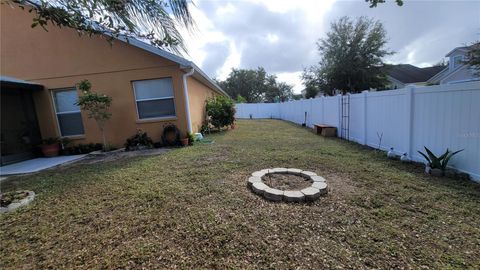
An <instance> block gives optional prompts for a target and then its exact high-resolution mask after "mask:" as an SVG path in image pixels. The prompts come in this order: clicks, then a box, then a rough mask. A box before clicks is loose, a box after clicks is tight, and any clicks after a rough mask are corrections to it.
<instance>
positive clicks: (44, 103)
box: [0, 5, 227, 162]
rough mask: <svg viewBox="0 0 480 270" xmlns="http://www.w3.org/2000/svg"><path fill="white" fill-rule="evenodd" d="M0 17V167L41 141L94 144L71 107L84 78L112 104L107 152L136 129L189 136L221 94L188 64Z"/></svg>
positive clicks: (15, 11)
mask: <svg viewBox="0 0 480 270" xmlns="http://www.w3.org/2000/svg"><path fill="white" fill-rule="evenodd" d="M0 17H1V33H0V35H1V44H0V48H1V49H0V51H1V58H0V59H1V61H0V72H1V75H2V79H1V80H2V82H1V100H2V107H1V108H2V111H1V117H2V123H1V140H2V141H1V144H2V146H1V147H2V151H1V152H2V162H8V160H10V161H11V160H12V159H13V160H15V158H17V159H21V158H22V157H25V156H28V152H29V151H31V147H32V145H34V144H35V143H39V141H40V140H41V139H45V138H49V137H69V138H71V139H73V140H74V142H75V143H90V142H101V134H100V131H99V129H98V127H97V126H96V123H95V122H94V121H93V120H92V119H89V118H88V116H87V114H86V113H85V112H84V111H80V109H79V107H78V106H76V105H75V102H76V100H77V98H78V96H79V95H80V94H81V93H80V92H79V90H77V89H76V84H77V83H78V82H80V81H81V80H84V79H88V80H89V81H90V82H91V83H92V86H93V87H92V90H94V91H97V92H100V93H103V94H106V95H109V96H111V97H112V98H113V102H112V107H111V113H112V118H111V119H110V120H109V121H108V123H107V126H106V137H107V141H108V142H109V143H110V144H113V145H115V146H122V145H123V144H124V142H125V140H126V139H127V138H128V137H130V136H132V135H133V134H135V133H136V131H137V129H142V130H144V131H146V132H147V133H148V134H149V135H150V136H151V137H152V139H153V140H154V141H159V140H160V138H161V134H162V131H163V127H164V126H166V125H169V124H174V125H176V126H177V127H178V129H179V130H180V131H181V132H182V134H183V136H186V133H187V132H197V131H198V130H199V129H200V127H201V125H202V123H203V121H204V120H205V100H206V99H208V98H209V97H213V96H214V95H227V94H226V93H225V92H224V91H223V90H222V89H221V88H220V87H219V86H218V85H217V84H215V82H214V81H213V80H211V79H210V78H209V77H208V76H207V75H206V74H205V73H204V72H203V71H202V70H200V69H199V68H198V67H197V66H196V65H195V64H194V63H192V62H190V61H188V60H186V59H184V58H182V57H179V56H176V55H174V54H171V53H169V52H167V51H164V50H161V49H158V48H156V47H154V46H151V45H149V44H146V43H144V42H141V41H138V40H135V39H129V40H128V41H127V40H126V39H121V38H117V39H115V40H113V42H112V43H109V42H107V37H105V36H98V35H97V36H92V37H89V36H79V35H78V34H77V33H76V31H75V30H73V29H68V28H58V27H53V26H50V27H48V32H47V31H45V30H43V29H42V28H41V27H37V28H31V27H30V25H31V24H32V18H33V14H31V13H28V11H27V10H22V9H20V8H19V7H18V6H9V5H2V7H1V16H0ZM8 156H10V158H8Z"/></svg>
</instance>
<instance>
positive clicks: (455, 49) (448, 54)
mask: <svg viewBox="0 0 480 270" xmlns="http://www.w3.org/2000/svg"><path fill="white" fill-rule="evenodd" d="M469 47H470V46H462V47H456V48H454V49H453V50H451V51H450V52H449V53H447V55H445V56H446V57H449V56H450V55H452V54H453V53H454V52H456V51H458V50H460V51H463V52H466V51H467V50H468V48H469Z"/></svg>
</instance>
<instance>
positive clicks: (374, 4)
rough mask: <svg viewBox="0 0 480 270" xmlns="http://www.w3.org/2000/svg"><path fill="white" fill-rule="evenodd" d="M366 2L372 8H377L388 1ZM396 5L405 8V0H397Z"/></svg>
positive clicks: (369, 0)
mask: <svg viewBox="0 0 480 270" xmlns="http://www.w3.org/2000/svg"><path fill="white" fill-rule="evenodd" d="M365 2H368V3H370V7H371V8H373V7H377V5H378V4H383V3H385V2H386V1H385V0H365ZM395 3H397V5H398V6H403V0H395Z"/></svg>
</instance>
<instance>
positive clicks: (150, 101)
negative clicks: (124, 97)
mask: <svg viewBox="0 0 480 270" xmlns="http://www.w3.org/2000/svg"><path fill="white" fill-rule="evenodd" d="M133 89H134V92H135V102H136V103H137V113H138V118H139V119H151V118H165V117H174V116H175V101H174V95H173V83H172V78H163V79H154V80H142V81H134V82H133Z"/></svg>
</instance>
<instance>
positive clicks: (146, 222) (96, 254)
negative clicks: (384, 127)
mask: <svg viewBox="0 0 480 270" xmlns="http://www.w3.org/2000/svg"><path fill="white" fill-rule="evenodd" d="M237 127H238V128H237V129H235V130H233V131H229V132H226V133H219V134H215V135H212V136H211V137H212V138H213V139H215V140H216V143H215V144H213V145H196V146H193V147H188V148H183V149H178V150H175V151H170V152H168V153H166V154H163V155H160V156H154V157H136V158H130V159H126V160H121V161H116V162H106V163H102V164H83V165H74V166H70V167H67V168H62V169H59V170H54V171H47V172H43V173H40V174H37V175H34V176H28V177H21V178H20V177H19V178H15V179H12V180H11V181H9V182H8V183H6V184H3V185H2V189H3V190H4V191H7V190H12V189H17V188H18V189H30V190H34V191H35V192H36V193H37V194H38V196H37V198H36V200H35V201H34V202H33V204H31V205H30V206H27V207H26V208H23V209H21V210H19V211H17V212H14V213H11V214H7V215H2V216H0V253H1V259H0V268H2V269H6V268H11V269H18V268H137V267H145V268H152V267H156V268H219V269H225V268H244V269H251V268H258V267H259V268H279V269H287V268H288V269H292V268H315V269H326V268H353V269H358V268H383V269H385V268H422V267H424V268H431V269H457V268H460V269H462V268H467V269H468V268H471V269H475V268H476V269H478V268H479V266H480V248H479V247H480V225H479V224H480V223H479V220H480V186H479V185H478V184H475V183H472V182H465V181H460V180H452V179H446V178H441V179H436V178H431V177H428V176H425V175H424V174H423V173H422V168H421V167H420V166H418V165H414V164H402V163H400V162H398V161H392V160H388V159H386V158H385V157H384V156H385V155H384V153H376V152H375V151H373V150H371V149H368V148H364V147H361V146H359V145H355V144H352V143H349V142H345V141H341V140H338V139H325V138H322V137H319V136H316V135H314V134H313V133H311V132H309V131H307V130H306V129H302V128H299V127H297V126H295V125H293V124H289V123H286V122H281V121H275V120H264V121H240V122H239V123H238V125H237ZM268 167H295V168H303V169H308V170H311V171H315V172H317V173H318V174H320V175H322V176H324V177H325V178H326V179H327V181H328V183H329V187H330V193H329V194H328V195H327V196H326V197H323V198H322V199H320V200H319V201H317V202H314V203H311V204H284V203H270V202H267V201H264V200H263V199H261V198H260V197H258V196H255V195H254V194H252V193H251V192H250V191H249V190H248V189H247V188H246V180H247V176H248V175H249V174H250V173H251V172H253V171H256V170H260V169H264V168H268Z"/></svg>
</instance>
